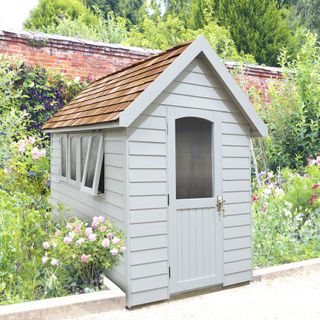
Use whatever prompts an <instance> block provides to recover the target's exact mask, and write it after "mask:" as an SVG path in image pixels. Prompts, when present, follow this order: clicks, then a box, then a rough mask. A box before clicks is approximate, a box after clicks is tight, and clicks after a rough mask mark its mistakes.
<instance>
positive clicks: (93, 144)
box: [85, 136, 100, 188]
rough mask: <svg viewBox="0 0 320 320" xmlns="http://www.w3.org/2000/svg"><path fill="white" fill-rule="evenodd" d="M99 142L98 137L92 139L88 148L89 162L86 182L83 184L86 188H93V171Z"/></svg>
mask: <svg viewBox="0 0 320 320" xmlns="http://www.w3.org/2000/svg"><path fill="white" fill-rule="evenodd" d="M99 142H100V137H99V136H94V137H92V140H91V146H90V150H89V162H88V167H87V176H86V182H85V186H86V187H88V188H92V186H93V178H94V171H95V169H96V164H97V156H98V150H99Z"/></svg>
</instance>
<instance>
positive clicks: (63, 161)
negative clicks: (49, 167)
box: [61, 136, 67, 177]
mask: <svg viewBox="0 0 320 320" xmlns="http://www.w3.org/2000/svg"><path fill="white" fill-rule="evenodd" d="M66 140H67V139H66V136H64V137H62V138H61V176H62V177H66V176H67V141H66Z"/></svg>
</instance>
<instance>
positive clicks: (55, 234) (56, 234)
mask: <svg viewBox="0 0 320 320" xmlns="http://www.w3.org/2000/svg"><path fill="white" fill-rule="evenodd" d="M61 234H62V232H61V231H60V230H59V229H57V230H56V232H55V233H54V236H55V237H60V236H61Z"/></svg>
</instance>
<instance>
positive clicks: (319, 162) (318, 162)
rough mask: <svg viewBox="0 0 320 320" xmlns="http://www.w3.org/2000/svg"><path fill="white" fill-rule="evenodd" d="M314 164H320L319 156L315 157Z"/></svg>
mask: <svg viewBox="0 0 320 320" xmlns="http://www.w3.org/2000/svg"><path fill="white" fill-rule="evenodd" d="M316 163H317V164H320V156H317V159H316Z"/></svg>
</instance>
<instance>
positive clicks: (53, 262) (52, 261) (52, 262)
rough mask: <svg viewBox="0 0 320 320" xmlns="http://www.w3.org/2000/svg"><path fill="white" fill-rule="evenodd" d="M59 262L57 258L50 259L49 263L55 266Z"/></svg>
mask: <svg viewBox="0 0 320 320" xmlns="http://www.w3.org/2000/svg"><path fill="white" fill-rule="evenodd" d="M58 264H59V261H58V260H57V259H51V265H52V266H57V265H58Z"/></svg>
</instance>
